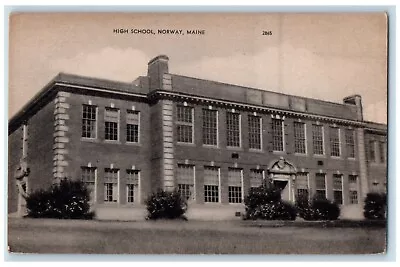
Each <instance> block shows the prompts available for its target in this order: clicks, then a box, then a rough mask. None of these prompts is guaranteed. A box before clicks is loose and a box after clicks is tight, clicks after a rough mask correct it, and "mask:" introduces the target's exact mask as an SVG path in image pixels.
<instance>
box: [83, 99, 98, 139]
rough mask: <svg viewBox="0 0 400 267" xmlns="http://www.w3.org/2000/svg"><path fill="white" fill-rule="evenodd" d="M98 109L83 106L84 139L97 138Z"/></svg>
mask: <svg viewBox="0 0 400 267" xmlns="http://www.w3.org/2000/svg"><path fill="white" fill-rule="evenodd" d="M96 116H97V107H96V106H91V105H83V107H82V137H84V138H96Z"/></svg>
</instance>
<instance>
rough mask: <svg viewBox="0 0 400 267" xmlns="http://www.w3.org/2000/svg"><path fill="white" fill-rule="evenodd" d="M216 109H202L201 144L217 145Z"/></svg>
mask: <svg viewBox="0 0 400 267" xmlns="http://www.w3.org/2000/svg"><path fill="white" fill-rule="evenodd" d="M217 117H218V111H216V110H209V109H203V144H205V145H213V146H216V145H218V130H217V129H218V118H217Z"/></svg>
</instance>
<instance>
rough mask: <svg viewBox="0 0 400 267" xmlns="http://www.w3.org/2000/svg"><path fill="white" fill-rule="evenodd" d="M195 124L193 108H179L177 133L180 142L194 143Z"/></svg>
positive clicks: (177, 110) (177, 112)
mask: <svg viewBox="0 0 400 267" xmlns="http://www.w3.org/2000/svg"><path fill="white" fill-rule="evenodd" d="M193 123H194V120H193V108H192V107H185V106H177V107H176V133H177V141H178V142H182V143H193Z"/></svg>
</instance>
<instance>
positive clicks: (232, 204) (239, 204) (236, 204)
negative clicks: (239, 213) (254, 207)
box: [228, 201, 244, 206]
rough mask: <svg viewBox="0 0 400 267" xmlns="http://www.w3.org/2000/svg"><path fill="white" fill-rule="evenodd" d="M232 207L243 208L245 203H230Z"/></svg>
mask: <svg viewBox="0 0 400 267" xmlns="http://www.w3.org/2000/svg"><path fill="white" fill-rule="evenodd" d="M228 204H229V205H230V206H243V205H244V203H243V201H242V203H228Z"/></svg>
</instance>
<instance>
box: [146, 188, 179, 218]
mask: <svg viewBox="0 0 400 267" xmlns="http://www.w3.org/2000/svg"><path fill="white" fill-rule="evenodd" d="M146 206H147V211H148V216H147V219H151V220H157V219H177V218H183V219H186V218H185V217H183V214H184V213H185V212H186V210H187V203H186V200H185V199H184V198H182V197H181V195H180V193H179V192H178V191H173V192H166V191H164V190H159V191H158V192H156V193H154V194H152V195H151V196H150V197H149V198H148V199H147V200H146Z"/></svg>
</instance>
